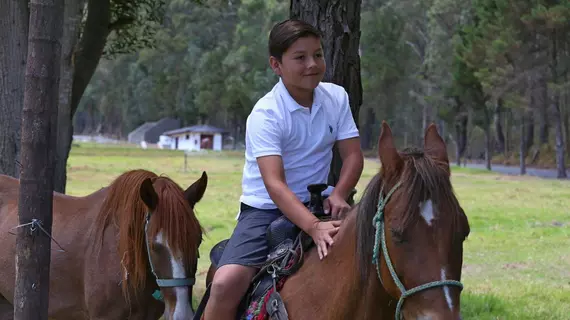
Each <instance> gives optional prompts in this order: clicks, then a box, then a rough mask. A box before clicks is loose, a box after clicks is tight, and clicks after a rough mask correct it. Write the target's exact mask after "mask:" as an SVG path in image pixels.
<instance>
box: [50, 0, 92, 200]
mask: <svg viewBox="0 0 570 320" xmlns="http://www.w3.org/2000/svg"><path fill="white" fill-rule="evenodd" d="M84 5H85V0H68V1H66V6H65V11H64V18H63V21H64V28H63V38H62V43H61V46H62V47H61V53H62V54H61V71H60V82H59V105H58V111H59V112H58V119H57V123H58V127H57V130H58V133H57V149H56V150H57V152H56V158H55V172H54V191H57V192H60V193H65V186H66V183H67V159H68V157H69V151H70V149H71V141H72V137H73V126H72V119H73V114H72V112H71V89H72V87H73V74H74V70H75V65H74V54H75V50H76V45H77V40H78V37H79V30H80V28H79V27H80V22H81V18H82V16H83V13H82V9H83V7H84Z"/></svg>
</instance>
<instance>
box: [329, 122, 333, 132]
mask: <svg viewBox="0 0 570 320" xmlns="http://www.w3.org/2000/svg"><path fill="white" fill-rule="evenodd" d="M329 131H330V132H331V133H332V132H333V128H332V126H331V125H330V124H329Z"/></svg>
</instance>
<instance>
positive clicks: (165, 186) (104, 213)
mask: <svg viewBox="0 0 570 320" xmlns="http://www.w3.org/2000/svg"><path fill="white" fill-rule="evenodd" d="M147 178H150V179H151V181H152V182H153V186H154V189H155V191H156V193H157V194H158V199H159V201H158V205H157V208H156V209H155V210H154V212H153V216H152V223H150V225H149V230H148V232H149V236H150V237H151V238H154V237H156V235H157V234H158V232H160V231H161V230H163V232H164V235H165V236H166V241H167V242H168V245H169V247H170V248H171V249H172V251H173V254H175V255H177V256H178V257H180V258H182V257H186V259H187V261H184V262H185V265H187V266H194V265H193V264H192V261H191V260H192V259H194V258H195V257H196V256H197V254H198V247H199V245H200V243H201V241H202V228H201V226H200V224H199V222H198V219H197V218H196V217H195V215H194V212H193V210H192V208H191V207H190V204H189V203H188V201H187V200H186V198H185V197H184V191H183V190H182V189H181V188H180V187H179V186H178V185H177V184H176V183H175V182H174V181H172V180H171V179H170V178H167V177H162V176H160V177H159V176H157V175H156V174H155V173H153V172H150V171H147V170H132V171H128V172H125V173H123V174H121V175H120V176H119V177H117V178H116V179H115V180H114V181H113V182H112V183H111V185H110V186H109V190H108V193H107V197H106V199H105V200H104V202H103V204H102V207H101V210H100V211H99V215H98V216H97V219H96V221H95V226H94V228H95V229H94V230H95V231H96V233H95V234H96V239H97V240H100V241H97V243H98V249H97V250H96V252H99V250H100V248H101V247H100V246H101V245H102V242H103V241H102V240H103V233H104V231H105V228H106V227H107V226H108V225H109V224H110V223H113V224H114V225H115V227H116V228H117V229H118V253H119V256H120V257H121V258H122V260H121V265H122V268H123V270H122V271H123V272H124V273H125V274H126V275H128V278H127V279H125V278H123V281H122V287H123V293H124V294H125V295H128V289H129V288H130V289H132V290H134V292H139V290H140V289H142V288H144V286H145V285H146V278H147V275H148V268H149V265H148V255H147V253H146V244H145V234H144V224H145V217H146V214H147V210H148V209H147V207H146V205H145V204H144V202H143V201H142V199H141V196H140V189H139V187H140V185H141V184H142V182H143V181H144V180H145V179H147ZM123 277H124V275H123Z"/></svg>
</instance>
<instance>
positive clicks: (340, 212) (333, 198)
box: [323, 193, 350, 219]
mask: <svg viewBox="0 0 570 320" xmlns="http://www.w3.org/2000/svg"><path fill="white" fill-rule="evenodd" d="M323 209H324V210H325V213H326V214H330V215H331V216H332V218H333V219H339V218H342V217H344V214H345V213H347V212H348V211H350V205H349V204H348V203H347V202H346V200H344V198H343V197H341V196H338V195H336V194H334V193H331V195H330V196H329V197H328V198H326V199H325V201H324V202H323Z"/></svg>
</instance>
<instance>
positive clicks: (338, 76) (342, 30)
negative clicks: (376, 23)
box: [290, 0, 362, 186]
mask: <svg viewBox="0 0 570 320" xmlns="http://www.w3.org/2000/svg"><path fill="white" fill-rule="evenodd" d="M361 2H362V1H361V0H329V1H314V0H291V6H290V16H291V18H292V19H300V20H303V21H306V22H308V23H310V24H312V25H313V26H315V27H316V28H317V29H318V30H320V31H321V32H322V34H323V45H324V54H325V61H326V64H327V71H326V73H325V77H324V81H327V82H332V83H335V84H338V85H341V86H343V87H344V88H345V89H346V91H347V92H348V95H349V100H350V109H351V111H352V116H353V117H354V121H355V122H356V125H357V126H358V111H359V109H360V105H361V104H362V82H361V78H360V55H359V46H360V4H361ZM341 167H342V160H341V159H340V155H339V153H338V149H337V148H336V145H335V148H334V151H333V161H332V163H331V171H330V174H329V181H328V184H329V185H333V186H334V185H336V183H337V182H338V179H339V176H340V170H341Z"/></svg>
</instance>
